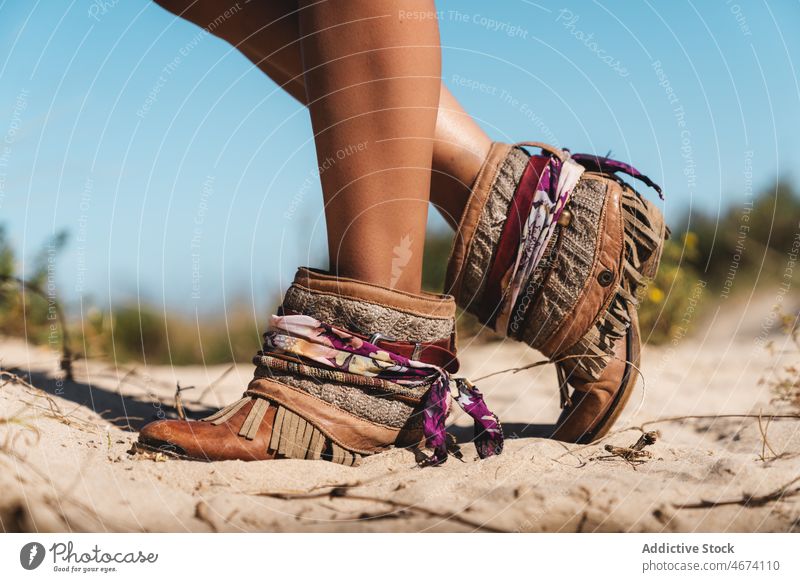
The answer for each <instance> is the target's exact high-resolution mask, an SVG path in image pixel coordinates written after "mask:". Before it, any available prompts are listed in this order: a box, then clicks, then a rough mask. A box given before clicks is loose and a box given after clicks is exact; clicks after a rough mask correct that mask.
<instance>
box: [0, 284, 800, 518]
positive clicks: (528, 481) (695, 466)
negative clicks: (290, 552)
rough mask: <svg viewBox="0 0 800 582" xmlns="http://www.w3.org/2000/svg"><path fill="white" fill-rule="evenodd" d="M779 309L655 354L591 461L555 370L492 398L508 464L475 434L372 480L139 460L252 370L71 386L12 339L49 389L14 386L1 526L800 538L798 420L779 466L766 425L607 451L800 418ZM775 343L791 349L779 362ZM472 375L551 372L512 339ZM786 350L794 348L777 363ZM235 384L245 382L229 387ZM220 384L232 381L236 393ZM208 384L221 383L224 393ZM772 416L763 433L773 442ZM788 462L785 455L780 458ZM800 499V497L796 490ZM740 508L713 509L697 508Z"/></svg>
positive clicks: (143, 370) (300, 464) (494, 387)
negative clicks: (557, 437)
mask: <svg viewBox="0 0 800 582" xmlns="http://www.w3.org/2000/svg"><path fill="white" fill-rule="evenodd" d="M772 304H773V302H772V301H770V299H769V297H766V298H762V299H760V300H758V301H749V302H748V301H747V300H739V301H738V302H735V301H734V300H729V302H728V303H723V304H722V305H721V307H720V309H719V310H718V311H716V312H712V313H708V314H706V315H705V316H704V319H703V320H702V322H700V323H699V324H698V325H697V329H696V331H695V333H694V334H693V335H691V336H687V337H682V338H679V339H677V340H676V341H675V342H674V344H672V345H668V346H662V347H646V348H645V351H644V356H643V358H644V361H643V366H642V373H643V376H644V378H645V388H644V389H642V388H641V383H640V387H639V389H638V390H637V393H636V394H635V395H634V397H633V398H632V401H631V404H630V405H629V407H628V409H627V410H626V412H625V414H624V415H623V417H622V418H621V419H620V421H619V422H618V424H617V427H616V428H617V429H619V430H618V431H617V432H614V433H612V434H611V435H610V436H609V437H608V438H607V439H605V440H604V441H603V442H601V443H598V444H594V445H591V446H587V447H578V446H576V445H565V444H562V443H559V442H555V441H551V440H548V439H545V438H540V437H541V435H543V434H546V431H547V429H548V426H547V423H552V422H553V421H554V420H555V418H556V417H557V415H558V395H557V391H556V389H555V371H554V370H553V368H552V367H550V366H545V367H539V368H534V369H531V370H527V371H524V372H519V373H517V374H504V375H499V376H495V377H492V378H490V379H486V380H484V381H482V382H480V383H479V386H480V387H481V389H482V390H483V391H484V393H485V394H486V396H487V400H488V402H489V404H490V406H491V407H492V408H493V409H494V410H495V411H497V412H498V414H499V415H500V416H501V419H502V420H503V423H504V426H505V430H506V433H507V436H508V437H509V438H508V440H507V442H506V450H505V452H504V453H503V455H501V456H499V457H494V458H490V459H487V460H483V461H480V460H478V459H477V458H476V454H475V448H474V447H473V446H472V445H471V444H470V443H469V442H468V439H469V435H470V433H471V428H468V427H470V426H471V425H470V423H469V422H468V421H467V419H466V418H464V417H463V416H459V415H456V417H455V419H454V420H455V423H454V426H453V427H452V428H451V430H452V431H453V432H454V433H455V434H456V436H457V437H458V438H459V440H460V441H462V443H463V444H462V451H463V453H464V458H463V460H458V459H455V458H452V457H451V458H450V459H449V460H448V462H447V463H446V465H445V466H442V467H437V468H426V469H420V468H418V467H417V466H416V465H415V462H414V455H413V453H412V452H410V451H406V450H393V451H389V452H387V453H384V454H381V455H377V456H374V457H371V458H368V459H366V460H365V461H364V462H363V463H362V464H361V465H360V466H358V467H342V466H337V465H334V464H331V463H326V462H323V461H314V462H310V461H294V460H281V461H267V462H260V463H245V462H239V461H231V462H224V463H202V462H189V461H178V460H172V459H163V458H160V457H156V456H154V455H132V454H129V453H128V451H129V449H131V444H132V443H133V442H134V441H135V440H136V432H135V430H134V429H135V428H138V427H140V426H141V425H142V424H143V423H144V422H146V421H148V420H152V419H154V418H155V417H156V416H157V415H159V414H167V415H174V413H175V412H174V408H173V407H172V405H173V402H174V400H173V393H174V389H175V384H176V382H180V383H181V385H182V386H189V385H194V386H196V387H197V388H195V389H194V390H191V391H187V392H184V394H183V396H184V400H185V404H186V407H187V412H188V414H189V415H190V416H191V417H195V418H197V417H201V416H203V415H204V414H206V413H207V411H209V410H211V409H215V408H216V407H218V406H220V405H222V404H224V403H226V402H229V401H231V400H233V399H235V398H237V397H238V396H239V394H240V393H241V391H242V390H243V388H244V386H245V385H246V383H247V381H248V380H249V378H250V375H251V366H250V365H249V364H248V363H243V364H240V365H238V366H235V367H233V368H232V369H230V370H228V368H229V367H228V366H213V367H208V368H203V367H157V366H143V365H136V366H133V365H130V364H126V365H114V364H113V363H109V362H101V361H78V362H76V364H75V380H74V381H73V382H65V383H64V384H63V385H59V383H58V382H57V380H56V378H57V361H58V354H57V353H55V352H53V351H52V350H50V349H47V348H46V347H44V348H43V347H31V346H29V345H26V344H25V343H24V342H22V341H20V340H17V339H9V338H0V358H2V366H3V368H4V369H6V370H9V369H13V370H14V371H15V372H16V373H17V374H21V375H26V377H27V378H28V379H29V380H30V382H31V383H32V384H33V385H35V386H36V387H38V388H36V389H34V388H29V387H26V386H24V385H22V384H20V383H18V382H17V383H14V382H6V383H4V382H5V379H4V380H2V381H0V384H3V385H2V387H1V388H0V491H2V493H0V527H1V528H2V529H4V530H6V531H175V532H183V531H233V532H239V531H412V532H422V531H486V530H488V531H521V532H538V531H567V532H574V531H584V532H591V531H645V532H660V531H670V532H673V531H714V532H718V531H796V530H798V529H800V495H794V494H791V493H787V494H786V495H784V496H783V497H782V498H780V499H772V500H769V501H766V500H764V502H763V503H758V501H759V500H758V499H755V500H754V501H751V502H750V503H735V501H737V500H742V499H745V498H746V497H747V496H748V495H751V496H762V495H765V494H769V493H771V492H773V491H775V490H776V489H778V488H780V487H781V486H782V485H784V484H786V483H789V482H791V481H792V480H793V479H795V478H797V477H798V476H800V455H798V454H797V453H800V421H799V420H797V419H774V420H772V421H771V422H770V423H769V426H768V427H767V440H768V443H769V445H770V446H771V449H772V450H771V451H770V450H769V449H766V451H765V454H764V451H763V449H764V444H763V443H764V439H763V437H762V434H761V429H760V428H759V422H758V419H755V418H738V417H721V418H717V419H714V418H699V419H684V420H675V421H666V422H659V423H654V424H648V425H646V426H645V427H644V428H645V429H646V430H658V431H659V432H660V436H659V438H658V440H657V442H656V443H655V444H654V445H652V446H649V447H647V449H646V450H648V451H650V452H651V454H652V457H651V458H649V459H644V462H642V463H639V464H632V463H630V462H628V461H626V460H624V459H621V458H619V457H610V458H609V454H608V453H607V452H606V451H605V450H604V445H606V444H611V445H614V446H620V447H624V446H630V445H631V444H633V443H634V442H635V441H636V440H637V439H638V438H639V436H640V434H641V432H640V430H639V429H637V428H632V427H635V425H641V424H642V423H644V422H647V421H652V420H655V419H659V418H664V417H674V416H683V415H712V416H713V415H725V414H728V415H735V414H754V415H758V414H759V413H760V414H762V415H764V416H767V415H769V414H790V415H791V414H795V415H796V414H797V410H793V409H791V408H789V407H788V406H786V405H780V404H778V403H774V402H771V399H772V397H773V394H772V392H771V390H770V387H769V385H768V384H767V383H760V380H762V379H764V378H769V377H771V374H772V373H773V371H774V370H775V369H777V368H776V367H777V366H780V365H782V364H785V363H786V362H788V361H791V360H792V359H794V361H797V360H798V359H800V358H799V357H798V355H797V353H796V352H793V351H792V350H791V349H790V348H791V345H790V344H789V343H788V342H787V340H786V338H785V337H784V336H781V335H780V334H779V333H778V332H777V330H774V329H769V326H767V329H764V324H765V322H766V323H769V321H770V317H769V313H770V310H771V309H772V306H773V305H772ZM758 338H760V340H773V341H774V342H775V344H774V346H773V350H772V351H770V350H768V349H766V348H765V347H764V345H763V342H762V341H757V339H758ZM461 349H462V361H463V371H464V372H465V373H466V374H467V375H468V376H470V377H472V378H477V377H480V376H483V375H486V374H489V373H491V372H494V371H497V370H501V369H506V368H512V367H519V366H524V365H526V364H529V363H531V362H534V361H536V360H538V359H540V356H539V355H538V354H537V353H536V352H534V351H532V350H529V349H527V348H525V347H524V346H522V345H520V344H516V343H512V342H498V343H488V344H487V343H477V342H473V343H469V342H465V343H464V344H463V345H462V347H461ZM776 352H777V353H776ZM226 371H227V373H226ZM220 376H222V378H221V379H220ZM209 385H211V387H210V388H208V387H209ZM764 425H766V420H764V421H762V423H761V426H762V429H763V427H764ZM775 456H777V457H778V458H774V457H775ZM797 486H800V481H798V482H795V483H794V484H793V485H792V486H790V487H789V490H792V489H793V488H795V487H797ZM704 501H706V502H733V503H729V504H722V505H717V506H714V507H706V508H688V507H681V506H684V505H692V504H700V503H702V502H704Z"/></svg>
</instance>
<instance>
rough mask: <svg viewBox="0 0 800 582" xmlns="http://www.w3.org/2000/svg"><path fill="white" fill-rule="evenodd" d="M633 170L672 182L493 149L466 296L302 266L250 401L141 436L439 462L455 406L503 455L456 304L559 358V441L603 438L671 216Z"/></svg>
mask: <svg viewBox="0 0 800 582" xmlns="http://www.w3.org/2000/svg"><path fill="white" fill-rule="evenodd" d="M524 146H529V147H538V148H541V154H539V155H529V154H528V152H527V151H526V150H525V149H523V147H524ZM623 173H624V174H628V175H629V176H632V177H634V178H637V179H639V180H641V181H643V182H644V183H645V184H647V185H649V186H651V187H653V188H655V189H656V190H657V191H658V192H659V194H660V193H661V192H660V189H659V188H658V186H656V185H655V184H653V183H652V182H651V181H650V180H649V179H648V178H647V177H646V176H643V175H642V174H640V173H639V172H637V171H636V170H635V169H633V168H632V167H630V166H627V165H626V164H622V163H620V162H616V161H614V160H609V159H607V158H597V157H594V156H587V155H580V154H576V155H570V153H569V152H567V151H565V150H560V149H556V148H552V147H550V146H547V145H545V144H539V143H530V144H521V145H518V146H512V145H508V144H500V143H496V144H494V145H493V146H492V148H491V151H490V154H489V156H488V158H487V160H486V161H485V163H484V165H483V167H482V169H481V171H480V173H479V175H478V177H477V179H476V182H475V184H474V186H473V189H472V193H471V195H470V198H469V201H468V203H467V206H466V209H465V211H464V214H463V216H462V218H461V222H460V225H459V229H458V232H457V233H456V238H455V243H454V246H453V251H452V254H451V256H450V259H449V264H448V270H447V280H446V289H447V290H448V291H449V292H450V293H452V295H436V294H429V293H420V294H411V293H405V292H401V291H397V290H394V289H388V288H384V287H381V286H378V285H373V284H369V283H364V282H360V281H355V280H351V279H346V278H342V277H336V276H333V275H330V274H327V273H324V272H320V271H315V270H311V269H305V268H301V269H299V270H298V271H297V275H296V276H295V279H294V282H293V283H292V285H291V286H290V287H289V289H288V290H287V292H286V294H285V297H284V300H283V303H282V305H281V307H280V308H279V311H278V314H277V315H275V316H273V317H272V320H271V324H270V328H269V331H267V333H265V334H264V345H263V349H262V351H260V352H259V353H258V355H257V356H256V357H255V358H254V363H255V365H256V371H255V375H254V378H253V380H252V381H251V382H250V384H249V385H248V387H247V390H246V391H245V392H244V394H243V396H242V398H241V399H239V400H238V401H236V402H234V403H232V404H231V405H229V406H227V407H225V408H223V409H222V410H220V411H218V412H216V413H215V414H213V415H211V416H209V417H208V418H205V419H203V420H201V421H184V420H159V421H156V422H152V423H150V424H148V425H147V426H145V427H144V428H143V429H142V431H141V433H140V435H139V445H140V447H142V448H147V449H152V450H157V451H161V452H165V453H168V454H170V455H173V456H177V457H181V458H188V459H199V460H207V461H214V460H230V459H240V460H266V459H276V458H293V459H324V460H329V461H333V462H337V463H341V464H345V465H352V464H355V463H357V461H358V459H359V458H361V457H362V456H365V455H371V454H375V453H378V452H380V451H383V450H386V449H387V448H390V447H398V446H399V447H419V448H427V449H429V450H430V451H431V454H430V456H428V457H427V458H426V462H428V463H431V464H438V463H441V462H443V461H444V460H445V459H446V458H447V450H448V442H447V435H446V433H445V421H446V418H447V415H448V413H449V410H450V406H451V404H452V402H453V401H455V402H456V403H457V404H459V405H460V406H461V407H462V408H463V409H464V410H465V411H466V412H467V413H468V414H469V415H470V416H471V417H472V418H473V420H474V423H475V443H476V446H477V449H478V453H479V455H480V456H481V457H486V456H490V455H494V454H499V453H500V452H501V451H502V445H503V435H502V428H501V426H500V423H499V421H498V419H497V416H495V415H494V414H493V413H491V412H490V411H489V409H488V407H487V406H486V404H485V402H484V401H483V397H482V395H481V393H480V392H479V391H478V390H477V388H475V387H474V386H473V385H472V384H471V383H470V382H469V381H468V380H466V379H464V378H459V377H457V376H455V374H456V373H457V371H458V360H457V358H456V325H455V319H456V317H455V316H456V306H457V305H458V306H459V307H461V308H462V309H464V310H466V311H469V312H470V313H472V314H474V315H475V316H477V317H478V319H479V320H480V321H481V323H483V324H484V325H486V326H488V327H490V328H492V329H494V330H495V331H496V332H498V333H501V334H503V335H505V336H507V337H509V338H513V339H517V340H519V341H523V342H525V343H527V344H528V345H530V346H531V347H533V348H535V349H537V350H539V351H541V352H542V353H543V354H545V355H546V356H547V357H548V358H550V359H551V360H552V361H553V362H554V363H555V366H556V370H557V377H558V384H559V390H560V392H561V405H562V409H563V410H562V414H561V416H560V417H559V419H558V421H557V423H556V425H555V429H554V432H553V435H552V436H553V438H555V439H558V440H562V441H567V442H576V443H588V442H592V441H594V440H596V439H598V438H601V437H602V436H603V435H605V434H606V433H607V432H608V430H609V429H610V428H611V426H612V425H613V423H614V421H615V420H616V419H617V417H618V416H619V414H620V412H621V411H622V409H623V407H624V406H625V404H626V402H627V401H628V399H629V397H630V395H631V392H632V390H633V387H634V385H635V383H636V379H637V375H636V374H637V370H638V366H639V357H640V347H641V346H640V343H641V341H640V336H639V327H638V320H637V317H636V306H637V299H636V297H637V293H638V292H639V291H640V290H641V288H642V286H643V285H644V284H645V283H646V281H647V279H648V278H651V277H653V276H654V275H655V272H656V270H657V268H658V262H659V259H660V255H661V249H662V247H663V243H664V239H665V238H666V236H667V235H668V230H667V228H666V226H665V224H664V221H663V218H662V216H661V213H660V212H659V211H658V209H657V208H656V207H655V206H654V205H652V204H651V203H650V202H649V201H647V200H646V199H645V198H643V197H642V196H641V195H640V194H639V193H638V192H637V191H636V190H634V189H633V188H632V187H631V186H630V185H628V184H627V183H625V182H624V181H623V180H622V179H621V177H620V174H623ZM570 387H571V388H572V391H571V392H570Z"/></svg>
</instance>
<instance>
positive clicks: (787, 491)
mask: <svg viewBox="0 0 800 582" xmlns="http://www.w3.org/2000/svg"><path fill="white" fill-rule="evenodd" d="M798 482H800V476H797V477H795V478H794V479H792V480H791V481H789V482H788V483H785V484H784V485H781V486H780V487H778V488H777V489H775V490H774V491H770V492H769V493H767V494H765V495H752V494H749V493H745V494H744V495H742V496H741V497H737V498H736V499H727V500H724V501H707V500H705V499H703V500H701V501H699V502H697V503H684V504H673V506H674V507H675V508H676V509H713V508H715V507H723V506H725V505H741V506H742V507H761V506H763V505H766V504H767V503H771V502H773V501H783V500H784V499H787V498H788V497H794V496H795V495H797V494H798V493H800V485H797V486H795V484H796V483H798Z"/></svg>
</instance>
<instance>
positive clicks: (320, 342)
mask: <svg viewBox="0 0 800 582" xmlns="http://www.w3.org/2000/svg"><path fill="white" fill-rule="evenodd" d="M264 349H265V351H278V352H282V353H286V354H291V355H294V356H299V357H301V358H304V359H305V360H310V361H312V362H315V363H317V364H320V365H322V366H326V367H329V368H333V369H336V370H342V371H346V372H349V373H351V374H356V375H359V376H370V377H375V378H381V379H385V380H389V381H392V382H395V383H397V384H401V385H406V386H420V385H430V389H429V390H428V392H427V393H426V397H425V399H424V406H425V409H424V416H423V421H422V430H423V433H424V435H425V440H426V445H427V446H428V447H429V448H431V449H432V450H433V454H432V455H431V456H430V457H429V458H428V459H427V461H426V464H429V465H438V464H441V463H443V462H444V461H445V460H446V459H447V438H446V433H445V421H446V419H447V412H448V400H447V395H448V391H450V390H451V389H454V390H455V392H456V393H457V395H454V400H455V401H456V402H457V403H458V404H459V406H460V407H461V408H462V409H463V410H464V411H465V412H466V413H467V414H469V415H470V417H472V419H473V421H474V423H475V446H476V448H477V449H478V455H479V456H480V457H481V458H485V457H488V456H491V455H498V454H500V453H501V452H502V450H503V431H502V428H501V426H500V422H499V421H498V419H497V416H495V415H494V414H493V413H492V412H491V411H490V410H489V409H488V407H487V406H486V403H485V402H484V400H483V395H482V394H481V393H480V391H478V389H477V388H476V387H475V386H473V385H472V384H471V383H470V382H469V381H467V380H466V379H463V378H452V377H451V376H450V375H449V374H448V373H447V372H446V371H445V370H443V369H441V368H439V367H437V366H434V365H431V364H426V363H424V362H419V361H416V360H411V359H409V358H406V357H404V356H402V355H400V354H396V353H392V352H389V351H387V350H384V349H382V348H380V347H378V346H376V345H374V344H372V343H370V342H369V341H367V340H364V339H362V338H360V337H358V336H355V335H353V334H352V333H350V332H348V331H346V330H344V329H340V328H337V327H334V326H332V325H329V324H327V323H323V322H321V321H318V320H317V319H314V318H313V317H309V316H307V315H273V316H272V321H271V326H270V329H269V331H268V332H267V333H265V334H264Z"/></svg>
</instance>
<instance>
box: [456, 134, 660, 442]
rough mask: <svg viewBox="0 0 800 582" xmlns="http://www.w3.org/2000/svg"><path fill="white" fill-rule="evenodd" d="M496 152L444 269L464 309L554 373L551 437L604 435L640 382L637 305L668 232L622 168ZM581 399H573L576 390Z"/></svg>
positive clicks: (504, 148) (562, 154) (553, 155)
mask: <svg viewBox="0 0 800 582" xmlns="http://www.w3.org/2000/svg"><path fill="white" fill-rule="evenodd" d="M524 145H531V146H536V147H540V148H542V155H539V156H530V155H529V154H528V153H527V152H526V151H525V150H523V149H522V148H521V147H518V146H511V145H507V144H500V143H496V144H494V145H493V147H492V149H491V151H490V154H489V156H488V158H487V160H486V162H485V163H484V166H483V168H482V169H481V171H480V173H479V174H478V178H477V180H476V183H475V185H474V186H473V191H472V194H471V196H470V199H469V201H468V203H467V207H466V209H465V211H464V215H463V216H462V219H461V223H460V225H459V230H458V232H457V234H456V240H455V243H454V247H453V252H452V254H451V257H450V262H449V265H448V276H447V283H448V286H447V290H448V291H449V292H451V293H453V295H455V297H456V302H457V303H458V305H459V306H460V307H463V308H464V309H466V310H467V311H469V312H471V313H473V314H474V315H476V316H477V317H478V318H479V319H480V321H481V322H482V323H484V324H486V325H487V326H489V327H491V328H492V329H494V330H495V331H497V332H499V333H502V334H504V335H506V336H508V337H512V338H515V339H518V340H520V341H524V342H526V343H527V344H528V345H530V346H531V347H533V348H536V349H538V350H540V351H541V352H542V353H544V354H545V355H546V356H547V357H549V358H550V359H552V360H553V361H554V362H556V369H557V372H558V380H559V388H560V391H561V404H562V408H563V409H564V410H563V413H562V414H561V416H560V418H559V419H558V422H557V424H556V429H555V431H554V433H553V435H552V436H553V438H556V439H559V440H564V441H570V442H591V441H593V440H595V439H597V438H600V437H602V436H603V435H604V434H606V433H607V432H608V430H609V429H610V428H611V426H612V425H613V423H614V422H615V421H616V419H617V417H618V416H619V414H620V412H621V411H622V409H623V407H624V406H625V404H626V403H627V401H628V399H629V398H630V395H631V392H632V389H633V387H634V386H635V384H636V380H637V370H638V366H639V358H640V349H641V345H640V344H641V340H640V337H639V328H638V319H637V317H636V306H637V300H636V295H637V293H638V292H639V291H640V289H641V288H642V287H643V285H645V284H646V280H647V279H648V278H650V277H653V276H654V275H655V273H656V270H657V268H658V263H659V260H660V256H661V250H662V247H663V242H664V239H665V238H666V236H667V234H668V230H667V229H666V226H665V224H664V220H663V217H662V216H661V213H660V212H659V210H658V209H657V208H656V207H655V206H654V205H653V204H651V203H650V202H648V201H647V200H645V199H644V198H643V197H642V196H641V195H640V194H639V193H638V192H636V191H635V190H634V189H633V188H632V187H631V186H630V185H628V184H627V183H625V182H624V181H622V180H621V179H620V178H619V176H618V174H619V173H627V174H629V175H631V176H633V177H635V178H637V179H639V180H642V181H643V182H645V183H646V184H647V185H650V186H652V187H654V188H655V189H656V190H657V191H658V192H659V194H660V189H659V188H658V186H656V185H655V184H653V183H652V182H651V181H650V180H649V178H647V177H646V176H643V175H641V174H639V172H638V171H636V170H635V169H633V168H631V167H630V166H627V165H626V164H622V163H620V162H616V161H614V160H608V159H606V158H596V157H594V156H586V155H580V154H576V155H574V156H571V155H570V154H569V152H567V151H565V150H560V149H557V148H553V147H550V146H547V145H545V144H524ZM569 385H571V386H572V387H573V389H574V391H573V393H572V395H571V396H570V394H569V389H568V386H569Z"/></svg>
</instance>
